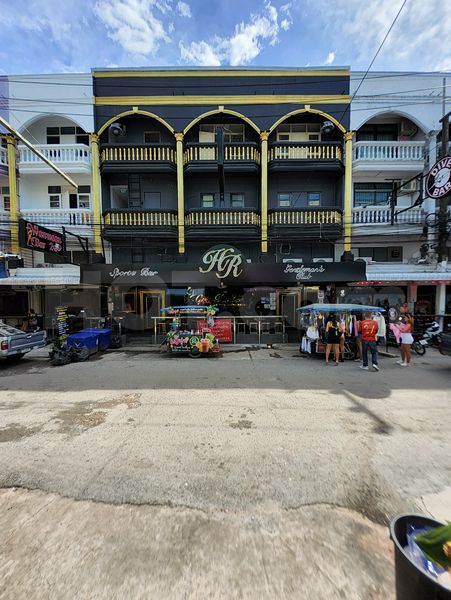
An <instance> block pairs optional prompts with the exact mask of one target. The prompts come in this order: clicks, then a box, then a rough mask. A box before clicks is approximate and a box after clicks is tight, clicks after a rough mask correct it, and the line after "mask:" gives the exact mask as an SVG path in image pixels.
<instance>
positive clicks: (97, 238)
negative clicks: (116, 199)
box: [91, 133, 102, 254]
mask: <svg viewBox="0 0 451 600" xmlns="http://www.w3.org/2000/svg"><path fill="white" fill-rule="evenodd" d="M91 156H92V159H91V168H92V210H93V213H94V247H95V251H96V252H97V253H98V254H101V253H102V227H101V223H102V197H101V188H100V160H99V136H98V135H97V134H96V133H92V134H91Z"/></svg>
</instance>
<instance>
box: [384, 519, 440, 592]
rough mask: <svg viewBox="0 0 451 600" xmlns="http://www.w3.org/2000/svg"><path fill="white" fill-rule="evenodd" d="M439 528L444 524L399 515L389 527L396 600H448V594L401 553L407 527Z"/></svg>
mask: <svg viewBox="0 0 451 600" xmlns="http://www.w3.org/2000/svg"><path fill="white" fill-rule="evenodd" d="M411 525H413V526H414V527H415V528H418V529H421V528H423V527H440V526H441V525H444V523H440V522H439V521H435V520H434V519H429V518H428V517H424V516H422V515H399V516H398V517H395V518H394V519H392V521H391V523H390V538H391V540H392V541H393V544H394V545H395V579H396V600H451V590H448V589H447V588H445V587H443V586H442V585H441V584H440V583H439V582H438V581H437V579H435V578H434V577H433V576H432V575H429V573H426V571H423V569H421V568H420V567H418V566H417V565H416V564H415V563H414V562H413V561H412V560H411V558H410V556H409V553H408V551H407V550H405V547H406V546H407V533H408V527H409V526H411Z"/></svg>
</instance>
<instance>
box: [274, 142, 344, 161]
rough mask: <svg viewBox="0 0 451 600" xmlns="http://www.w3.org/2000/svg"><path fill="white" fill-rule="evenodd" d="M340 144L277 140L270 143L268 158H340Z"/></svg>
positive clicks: (341, 153)
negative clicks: (275, 142)
mask: <svg viewBox="0 0 451 600" xmlns="http://www.w3.org/2000/svg"><path fill="white" fill-rule="evenodd" d="M342 157H343V151H342V147H341V144H339V143H333V142H278V143H277V144H272V145H271V147H270V149H269V153H268V159H269V161H272V160H342Z"/></svg>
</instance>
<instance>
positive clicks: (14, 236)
mask: <svg viewBox="0 0 451 600" xmlns="http://www.w3.org/2000/svg"><path fill="white" fill-rule="evenodd" d="M6 144H7V148H8V150H7V152H8V180H9V203H10V210H9V222H10V227H11V252H12V254H19V196H18V194H17V168H16V139H15V138H14V136H12V135H7V136H6Z"/></svg>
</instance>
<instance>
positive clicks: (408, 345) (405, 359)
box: [398, 313, 413, 367]
mask: <svg viewBox="0 0 451 600" xmlns="http://www.w3.org/2000/svg"><path fill="white" fill-rule="evenodd" d="M399 330H400V332H401V360H400V361H398V364H399V365H401V367H411V366H412V365H411V363H410V361H411V359H412V344H413V335H412V332H413V317H412V315H411V314H410V313H406V314H405V315H404V316H403V317H401V325H400V327H399Z"/></svg>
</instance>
